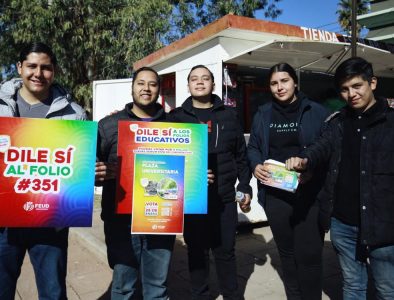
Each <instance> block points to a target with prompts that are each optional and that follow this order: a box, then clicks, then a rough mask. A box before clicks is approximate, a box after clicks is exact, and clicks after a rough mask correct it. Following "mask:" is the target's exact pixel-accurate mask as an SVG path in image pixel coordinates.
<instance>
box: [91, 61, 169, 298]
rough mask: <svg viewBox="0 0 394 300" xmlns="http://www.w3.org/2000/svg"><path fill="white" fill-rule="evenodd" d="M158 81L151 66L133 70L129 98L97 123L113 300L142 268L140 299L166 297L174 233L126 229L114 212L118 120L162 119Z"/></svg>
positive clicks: (128, 290) (131, 288) (126, 221)
mask: <svg viewBox="0 0 394 300" xmlns="http://www.w3.org/2000/svg"><path fill="white" fill-rule="evenodd" d="M159 91H160V80H159V75H158V74H157V72H156V71H154V70H153V69H151V68H147V67H143V68H141V69H138V70H137V71H136V72H135V73H134V74H133V83H132V96H133V103H128V104H126V107H125V108H124V109H123V110H121V111H119V112H117V113H115V114H112V115H110V116H107V117H105V118H104V119H102V120H100V122H99V124H98V129H99V135H98V147H97V158H98V162H97V163H96V182H97V183H98V184H101V185H102V186H103V195H102V202H101V203H102V213H101V218H102V220H103V221H104V233H105V242H106V245H107V256H108V262H109V265H110V267H111V268H112V269H113V270H114V271H113V279H112V290H111V299H112V300H120V299H121V300H125V299H132V298H133V297H135V293H136V282H137V279H138V275H139V273H140V272H141V283H142V289H143V291H142V296H143V298H144V299H147V300H150V299H162V300H164V299H168V293H167V282H166V281H167V274H168V269H169V265H170V259H171V254H172V250H173V246H174V241H175V236H174V235H138V234H130V224H131V216H130V215H119V214H116V212H115V194H116V178H115V176H116V174H117V165H118V157H117V145H118V121H120V120H133V121H147V122H154V121H161V122H162V121H165V120H166V114H165V112H164V110H163V108H162V106H161V105H160V104H158V103H157V102H156V101H157V99H158V97H159Z"/></svg>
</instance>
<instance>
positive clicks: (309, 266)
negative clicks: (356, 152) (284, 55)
mask: <svg viewBox="0 0 394 300" xmlns="http://www.w3.org/2000/svg"><path fill="white" fill-rule="evenodd" d="M297 82H298V78H297V75H296V72H295V71H294V69H293V68H292V67H291V66H290V65H288V64H287V63H279V64H277V65H274V66H273V67H272V68H271V69H270V72H269V87H270V90H271V93H272V101H271V102H270V103H267V104H265V105H263V106H261V107H260V108H259V110H258V112H257V113H256V115H255V117H254V121H253V125H252V129H251V134H250V140H249V144H248V157H249V161H250V166H251V170H252V171H253V174H254V176H255V177H256V178H257V180H258V187H259V192H258V199H259V203H260V204H261V205H262V206H263V207H264V210H265V213H266V215H267V217H268V221H269V224H270V226H271V230H272V234H273V236H274V240H275V243H276V245H277V247H278V252H279V255H280V259H281V262H282V271H283V282H284V286H285V291H286V295H287V298H288V299H306V300H313V299H321V292H322V249H323V242H324V239H323V238H324V231H323V230H322V229H321V228H320V227H319V224H318V204H317V201H316V195H317V192H318V191H319V189H320V187H321V186H322V180H323V179H322V178H318V176H314V177H313V180H310V181H309V182H308V183H307V184H304V185H302V186H300V187H299V188H298V190H297V192H296V193H294V194H293V193H290V192H286V191H283V190H280V189H276V188H273V187H269V186H265V185H264V182H266V181H267V180H269V177H270V176H271V175H270V172H269V170H268V168H267V166H266V165H264V161H265V160H267V159H274V160H277V161H280V162H285V160H286V159H287V158H288V157H291V156H294V155H295V154H299V153H300V152H301V151H302V150H303V149H304V148H306V147H307V146H308V145H310V144H311V143H313V141H314V140H315V139H316V138H317V137H318V136H319V134H320V132H321V128H322V126H323V123H324V120H325V118H326V117H327V115H328V113H327V112H326V110H325V109H324V108H323V107H322V106H321V105H319V104H317V103H315V102H312V101H310V100H309V99H308V98H307V97H306V96H305V95H303V94H302V93H301V92H299V91H298V87H297Z"/></svg>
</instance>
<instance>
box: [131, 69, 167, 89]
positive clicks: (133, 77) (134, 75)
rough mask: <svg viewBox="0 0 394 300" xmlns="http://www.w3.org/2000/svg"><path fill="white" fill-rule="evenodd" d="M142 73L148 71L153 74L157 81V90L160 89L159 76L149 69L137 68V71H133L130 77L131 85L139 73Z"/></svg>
mask: <svg viewBox="0 0 394 300" xmlns="http://www.w3.org/2000/svg"><path fill="white" fill-rule="evenodd" d="M142 71H149V72H152V73H153V74H155V76H156V79H157V84H158V85H159V88H160V76H159V74H158V73H157V72H156V71H155V70H153V69H152V68H150V67H142V68H139V69H138V70H136V71H134V72H133V76H132V79H133V84H134V82H135V79H136V78H137V76H138V74H139V73H141V72H142Z"/></svg>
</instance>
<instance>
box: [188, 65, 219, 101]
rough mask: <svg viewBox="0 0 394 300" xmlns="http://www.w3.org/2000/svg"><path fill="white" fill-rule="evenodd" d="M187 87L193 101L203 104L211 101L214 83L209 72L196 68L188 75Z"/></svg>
mask: <svg viewBox="0 0 394 300" xmlns="http://www.w3.org/2000/svg"><path fill="white" fill-rule="evenodd" d="M187 86H188V89H189V92H190V94H191V95H192V97H193V99H196V100H202V101H204V102H205V101H210V100H211V95H212V92H213V90H214V88H215V83H214V82H213V79H212V76H211V73H210V72H209V70H207V69H206V68H196V69H194V70H193V71H192V72H191V73H190V75H189V80H188V84H187Z"/></svg>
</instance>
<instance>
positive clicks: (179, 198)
mask: <svg viewBox="0 0 394 300" xmlns="http://www.w3.org/2000/svg"><path fill="white" fill-rule="evenodd" d="M134 164H135V167H134V191H133V216H132V224H131V232H132V233H144V234H182V232H183V205H184V166H185V158H184V157H183V156H173V155H151V154H135V158H134Z"/></svg>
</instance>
